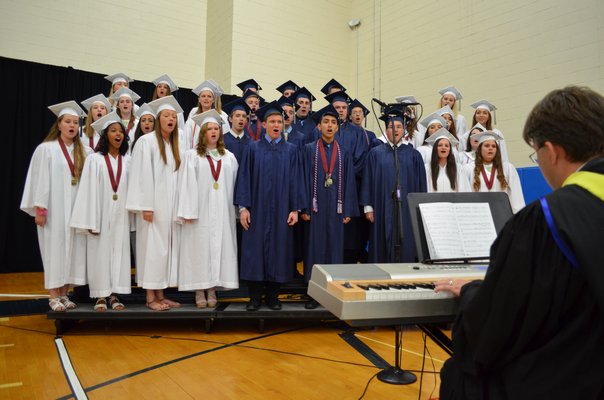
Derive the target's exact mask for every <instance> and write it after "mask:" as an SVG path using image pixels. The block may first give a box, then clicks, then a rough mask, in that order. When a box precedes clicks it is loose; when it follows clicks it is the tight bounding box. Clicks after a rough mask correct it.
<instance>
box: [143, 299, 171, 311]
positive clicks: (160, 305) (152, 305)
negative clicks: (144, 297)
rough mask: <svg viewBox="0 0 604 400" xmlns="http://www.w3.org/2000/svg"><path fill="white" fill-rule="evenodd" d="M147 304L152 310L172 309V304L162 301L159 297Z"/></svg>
mask: <svg viewBox="0 0 604 400" xmlns="http://www.w3.org/2000/svg"><path fill="white" fill-rule="evenodd" d="M146 305H147V308H148V309H149V310H151V311H168V310H169V309H170V306H168V305H167V304H164V303H162V302H161V301H159V300H157V299H155V300H153V301H150V302H148V303H147V304H146Z"/></svg>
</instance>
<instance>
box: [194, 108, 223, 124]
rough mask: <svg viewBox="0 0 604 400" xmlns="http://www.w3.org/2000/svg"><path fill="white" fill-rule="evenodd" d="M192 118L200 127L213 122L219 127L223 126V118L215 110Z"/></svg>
mask: <svg viewBox="0 0 604 400" xmlns="http://www.w3.org/2000/svg"><path fill="white" fill-rule="evenodd" d="M191 118H192V119H193V121H194V122H195V123H196V124H197V125H199V126H204V125H205V124H207V123H208V122H213V123H215V124H218V126H222V116H221V115H220V114H219V113H218V111H216V110H215V109H213V108H212V109H210V110H208V111H205V112H202V113H201V114H197V115H195V116H193V117H191Z"/></svg>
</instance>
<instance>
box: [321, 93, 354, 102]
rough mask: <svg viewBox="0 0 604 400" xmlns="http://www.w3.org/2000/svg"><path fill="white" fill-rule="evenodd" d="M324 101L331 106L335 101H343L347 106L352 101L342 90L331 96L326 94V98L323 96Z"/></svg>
mask: <svg viewBox="0 0 604 400" xmlns="http://www.w3.org/2000/svg"><path fill="white" fill-rule="evenodd" d="M325 100H327V101H328V102H329V103H331V104H333V103H334V102H336V101H343V102H345V103H346V104H349V103H350V102H351V101H352V99H351V98H350V96H349V95H348V94H346V92H345V91H343V90H340V91H337V92H333V93H332V94H328V95H327V96H325Z"/></svg>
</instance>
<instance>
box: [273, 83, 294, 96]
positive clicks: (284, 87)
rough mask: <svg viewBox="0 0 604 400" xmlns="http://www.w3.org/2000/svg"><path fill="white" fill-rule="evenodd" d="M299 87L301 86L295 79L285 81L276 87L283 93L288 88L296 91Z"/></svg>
mask: <svg viewBox="0 0 604 400" xmlns="http://www.w3.org/2000/svg"><path fill="white" fill-rule="evenodd" d="M298 89H300V87H299V86H298V85H297V84H296V83H295V82H294V81H287V82H284V83H282V84H281V85H280V86H278V87H277V88H276V90H277V91H278V92H281V94H283V93H285V91H286V90H293V91H294V92H295V91H296V90H298Z"/></svg>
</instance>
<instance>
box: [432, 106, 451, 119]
mask: <svg viewBox="0 0 604 400" xmlns="http://www.w3.org/2000/svg"><path fill="white" fill-rule="evenodd" d="M436 113H437V114H438V115H440V116H442V115H443V114H449V115H450V116H451V117H452V118H453V119H455V114H454V113H453V110H451V107H449V106H448V105H447V106H444V107H442V108H439V109H438V110H436Z"/></svg>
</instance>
